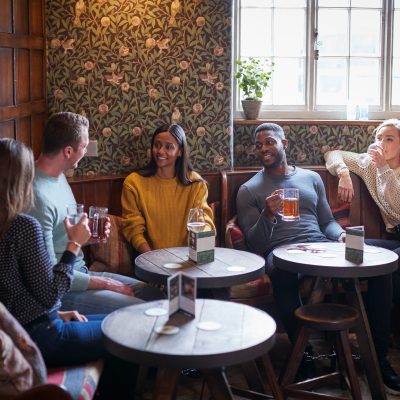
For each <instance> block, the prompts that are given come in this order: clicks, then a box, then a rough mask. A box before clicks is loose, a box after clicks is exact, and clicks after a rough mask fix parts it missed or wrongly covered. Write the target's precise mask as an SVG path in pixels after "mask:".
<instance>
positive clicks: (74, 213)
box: [67, 204, 83, 225]
mask: <svg viewBox="0 0 400 400" xmlns="http://www.w3.org/2000/svg"><path fill="white" fill-rule="evenodd" d="M82 215H83V204H69V205H67V217H68V220H69V222H70V224H72V225H75V224H77V223H78V222H79V220H80V219H81V217H82Z"/></svg>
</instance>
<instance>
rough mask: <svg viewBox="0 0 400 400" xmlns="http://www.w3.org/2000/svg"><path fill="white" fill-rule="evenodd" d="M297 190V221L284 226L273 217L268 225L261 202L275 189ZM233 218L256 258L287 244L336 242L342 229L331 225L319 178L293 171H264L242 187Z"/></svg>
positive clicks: (329, 213) (284, 223) (309, 173)
mask: <svg viewBox="0 0 400 400" xmlns="http://www.w3.org/2000/svg"><path fill="white" fill-rule="evenodd" d="M284 188H298V189H299V207H300V220H299V221H293V222H287V221H282V219H281V217H280V216H277V218H276V223H272V222H270V221H268V220H267V219H266V218H265V217H264V216H263V215H262V211H263V209H264V207H265V198H266V197H268V196H270V195H271V194H272V193H273V192H274V191H275V190H277V189H284ZM237 215H238V222H239V226H240V228H241V229H242V230H243V232H244V234H245V238H246V243H247V246H248V247H249V248H250V249H251V250H252V251H254V252H256V253H258V254H265V255H266V254H268V253H269V252H271V251H272V250H273V249H274V248H275V247H277V246H281V245H284V244H289V243H302V242H323V241H327V240H338V239H339V236H340V234H341V233H342V232H343V229H342V228H341V227H340V225H339V224H338V223H337V222H336V221H335V219H334V218H333V215H332V211H331V209H330V207H329V204H328V201H327V199H326V193H325V187H324V184H323V182H322V179H321V177H320V176H319V175H318V174H317V173H316V172H314V171H310V170H305V169H302V168H297V167H295V170H294V172H292V173H291V174H288V175H276V176H275V175H273V176H271V175H268V174H266V173H265V171H264V169H262V170H261V171H259V172H258V173H257V174H256V175H254V176H253V177H252V178H251V179H250V180H249V181H247V182H246V183H244V184H243V185H242V186H241V187H240V188H239V191H238V195H237Z"/></svg>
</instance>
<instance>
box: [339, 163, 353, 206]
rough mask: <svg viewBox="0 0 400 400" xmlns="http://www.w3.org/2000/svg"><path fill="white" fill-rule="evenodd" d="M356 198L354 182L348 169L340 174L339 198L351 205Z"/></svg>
mask: <svg viewBox="0 0 400 400" xmlns="http://www.w3.org/2000/svg"><path fill="white" fill-rule="evenodd" d="M353 197H354V188H353V182H352V180H351V178H350V172H349V170H348V169H346V170H343V171H341V172H340V177H339V186H338V198H339V200H341V201H343V202H344V203H350V202H351V200H352V199H353Z"/></svg>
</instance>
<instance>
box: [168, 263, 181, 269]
mask: <svg viewBox="0 0 400 400" xmlns="http://www.w3.org/2000/svg"><path fill="white" fill-rule="evenodd" d="M163 267H164V268H169V269H177V268H182V264H177V263H165V264H163Z"/></svg>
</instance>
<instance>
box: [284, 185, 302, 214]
mask: <svg viewBox="0 0 400 400" xmlns="http://www.w3.org/2000/svg"><path fill="white" fill-rule="evenodd" d="M281 197H282V200H283V207H282V211H281V212H280V213H279V214H280V215H281V216H282V220H283V221H298V220H299V219H300V210H299V189H295V188H285V189H283V192H282V195H281Z"/></svg>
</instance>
